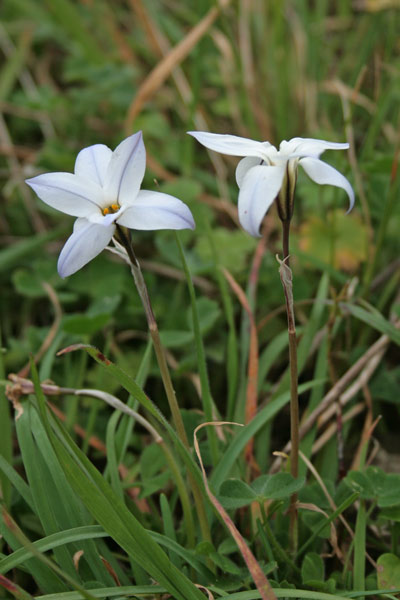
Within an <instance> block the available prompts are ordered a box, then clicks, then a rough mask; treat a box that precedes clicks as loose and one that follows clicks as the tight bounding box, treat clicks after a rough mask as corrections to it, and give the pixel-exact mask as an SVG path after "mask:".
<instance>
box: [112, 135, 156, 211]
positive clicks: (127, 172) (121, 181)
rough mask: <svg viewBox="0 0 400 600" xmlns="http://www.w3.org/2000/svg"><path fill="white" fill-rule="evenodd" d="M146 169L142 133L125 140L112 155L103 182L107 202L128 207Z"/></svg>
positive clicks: (133, 198)
mask: <svg viewBox="0 0 400 600" xmlns="http://www.w3.org/2000/svg"><path fill="white" fill-rule="evenodd" d="M145 169H146V150H145V147H144V143H143V136H142V132H141V131H139V132H138V133H135V134H134V135H131V136H130V137H128V138H126V140H124V141H123V142H121V143H120V144H119V146H117V147H116V148H115V150H114V152H113V153H112V156H111V160H110V162H109V165H108V168H107V173H106V176H105V180H104V191H105V195H106V199H107V202H109V203H110V204H112V203H118V204H119V205H120V206H124V205H126V206H129V205H130V204H132V202H133V201H134V200H135V198H136V194H137V193H138V191H139V189H140V185H141V183H142V179H143V177H144V172H145Z"/></svg>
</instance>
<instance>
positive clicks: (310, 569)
mask: <svg viewBox="0 0 400 600" xmlns="http://www.w3.org/2000/svg"><path fill="white" fill-rule="evenodd" d="M324 577H325V569H324V561H323V560H322V558H321V556H320V555H319V554H316V552H307V554H306V555H305V557H304V559H303V562H302V565H301V579H302V582H303V584H304V585H312V584H313V582H315V581H324Z"/></svg>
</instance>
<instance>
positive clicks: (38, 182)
mask: <svg viewBox="0 0 400 600" xmlns="http://www.w3.org/2000/svg"><path fill="white" fill-rule="evenodd" d="M26 183H27V184H28V185H29V186H30V187H31V188H32V189H33V191H34V192H36V194H37V195H38V196H39V198H40V199H41V200H43V202H45V203H46V204H48V205H49V206H51V207H52V208H56V209H57V210H60V211H61V212H63V213H65V214H67V215H72V216H73V217H88V216H89V215H90V214H91V213H93V212H100V209H101V207H102V206H103V190H102V189H101V187H100V186H99V185H97V184H96V183H94V182H93V181H90V180H89V179H84V178H83V177H78V176H77V175H73V174H72V173H46V174H45V175H38V176H37V177H33V178H32V179H27V180H26Z"/></svg>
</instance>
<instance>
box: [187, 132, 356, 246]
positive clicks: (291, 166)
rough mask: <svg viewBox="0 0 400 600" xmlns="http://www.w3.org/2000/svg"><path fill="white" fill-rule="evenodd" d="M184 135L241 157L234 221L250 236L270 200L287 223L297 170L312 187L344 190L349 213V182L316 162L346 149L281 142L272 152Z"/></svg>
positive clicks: (233, 139) (230, 139)
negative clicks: (317, 184) (331, 153)
mask: <svg viewBox="0 0 400 600" xmlns="http://www.w3.org/2000/svg"><path fill="white" fill-rule="evenodd" d="M188 133H189V134H190V135H192V136H193V137H194V138H196V140H198V141H199V142H200V143H201V144H203V146H206V147H207V148H210V150H215V151H216V152H221V153H222V154H230V155H232V156H244V157H245V158H243V159H242V160H241V161H240V162H239V164H238V166H237V168H236V181H237V184H238V186H239V201H238V210H239V220H240V223H241V225H242V227H243V229H245V230H246V231H247V232H248V233H250V235H253V236H255V237H258V236H259V235H260V226H261V222H262V220H263V218H264V216H265V214H266V212H267V211H268V209H269V207H270V206H271V204H272V203H273V202H274V200H275V199H277V204H278V211H279V216H280V218H281V219H282V220H283V221H285V220H290V219H291V217H292V212H293V200H294V189H295V186H296V180H297V169H298V166H299V165H301V167H302V168H303V169H304V171H305V172H306V173H307V175H308V176H309V177H310V179H312V180H313V181H315V183H319V184H320V185H333V186H336V187H340V188H342V189H344V190H345V192H346V193H347V195H348V197H349V200H350V207H349V211H350V210H351V209H352V208H353V205H354V192H353V188H352V187H351V185H350V183H349V182H348V180H347V179H346V178H345V177H344V176H343V175H342V174H341V173H339V171H337V170H336V169H334V168H333V167H331V166H330V165H328V164H326V163H324V162H323V161H321V160H319V156H320V155H321V154H322V152H324V151H325V150H345V149H347V148H348V147H349V144H337V143H334V142H326V141H324V140H314V139H309V138H293V139H291V140H289V141H288V142H287V141H286V140H284V141H283V142H281V144H280V146H279V150H277V149H276V148H275V146H272V145H271V144H270V143H269V142H257V141H254V140H250V139H247V138H242V137H237V136H235V135H219V134H216V133H208V132H202V131H189V132H188ZM349 211H348V212H349Z"/></svg>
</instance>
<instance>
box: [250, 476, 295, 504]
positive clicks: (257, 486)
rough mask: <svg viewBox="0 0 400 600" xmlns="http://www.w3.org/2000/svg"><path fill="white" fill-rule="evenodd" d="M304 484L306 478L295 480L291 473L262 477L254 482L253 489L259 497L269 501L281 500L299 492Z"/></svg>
mask: <svg viewBox="0 0 400 600" xmlns="http://www.w3.org/2000/svg"><path fill="white" fill-rule="evenodd" d="M304 482H305V479H304V477H302V478H301V479H295V478H294V477H293V476H292V475H290V473H275V474H274V475H261V476H260V477H258V478H257V479H256V480H255V481H253V483H252V484H251V487H252V489H253V490H254V492H255V493H256V494H257V496H261V497H263V498H265V499H267V500H281V499H282V498H289V496H291V495H292V494H294V492H298V491H299V489H300V488H302V487H303V485H304Z"/></svg>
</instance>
